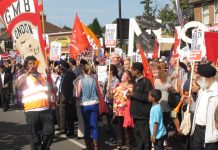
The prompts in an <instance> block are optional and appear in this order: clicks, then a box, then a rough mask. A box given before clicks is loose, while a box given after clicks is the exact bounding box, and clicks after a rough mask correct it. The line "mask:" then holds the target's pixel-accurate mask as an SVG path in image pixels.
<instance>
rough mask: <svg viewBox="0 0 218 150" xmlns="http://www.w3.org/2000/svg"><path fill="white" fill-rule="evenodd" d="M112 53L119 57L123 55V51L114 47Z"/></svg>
mask: <svg viewBox="0 0 218 150" xmlns="http://www.w3.org/2000/svg"><path fill="white" fill-rule="evenodd" d="M114 53H116V54H118V55H119V56H122V54H123V50H122V49H121V48H118V47H116V48H115V49H114Z"/></svg>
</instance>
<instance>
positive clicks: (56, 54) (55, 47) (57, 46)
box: [49, 42, 62, 60]
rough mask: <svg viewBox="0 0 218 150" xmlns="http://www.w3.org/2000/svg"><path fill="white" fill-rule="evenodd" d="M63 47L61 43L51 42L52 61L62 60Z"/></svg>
mask: <svg viewBox="0 0 218 150" xmlns="http://www.w3.org/2000/svg"><path fill="white" fill-rule="evenodd" d="M61 45H62V44H61V43H59V42H51V49H50V57H49V58H50V59H51V60H60V58H61Z"/></svg>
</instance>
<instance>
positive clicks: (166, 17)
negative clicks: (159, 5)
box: [158, 4, 176, 23]
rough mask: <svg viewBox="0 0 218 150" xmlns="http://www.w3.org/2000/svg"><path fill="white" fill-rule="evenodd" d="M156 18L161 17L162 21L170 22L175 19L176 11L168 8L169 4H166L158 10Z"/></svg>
mask: <svg viewBox="0 0 218 150" xmlns="http://www.w3.org/2000/svg"><path fill="white" fill-rule="evenodd" d="M158 18H159V19H161V20H162V22H163V23H168V22H172V21H175V20H176V13H175V11H174V10H173V9H172V8H170V5H169V4H166V5H165V7H164V8H163V9H162V10H160V11H159V15H158Z"/></svg>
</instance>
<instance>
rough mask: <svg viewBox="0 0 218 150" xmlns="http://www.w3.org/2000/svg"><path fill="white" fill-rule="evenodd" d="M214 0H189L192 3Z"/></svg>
mask: <svg viewBox="0 0 218 150" xmlns="http://www.w3.org/2000/svg"><path fill="white" fill-rule="evenodd" d="M209 1H212V0H189V3H190V4H199V3H205V2H209Z"/></svg>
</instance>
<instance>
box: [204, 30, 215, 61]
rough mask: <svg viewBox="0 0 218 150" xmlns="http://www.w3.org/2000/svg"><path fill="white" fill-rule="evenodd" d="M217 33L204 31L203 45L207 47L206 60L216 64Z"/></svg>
mask: <svg viewBox="0 0 218 150" xmlns="http://www.w3.org/2000/svg"><path fill="white" fill-rule="evenodd" d="M217 43H218V33H216V32H205V45H206V49H207V60H210V61H212V62H214V63H215V64H216V62H217V59H218V44H217Z"/></svg>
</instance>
